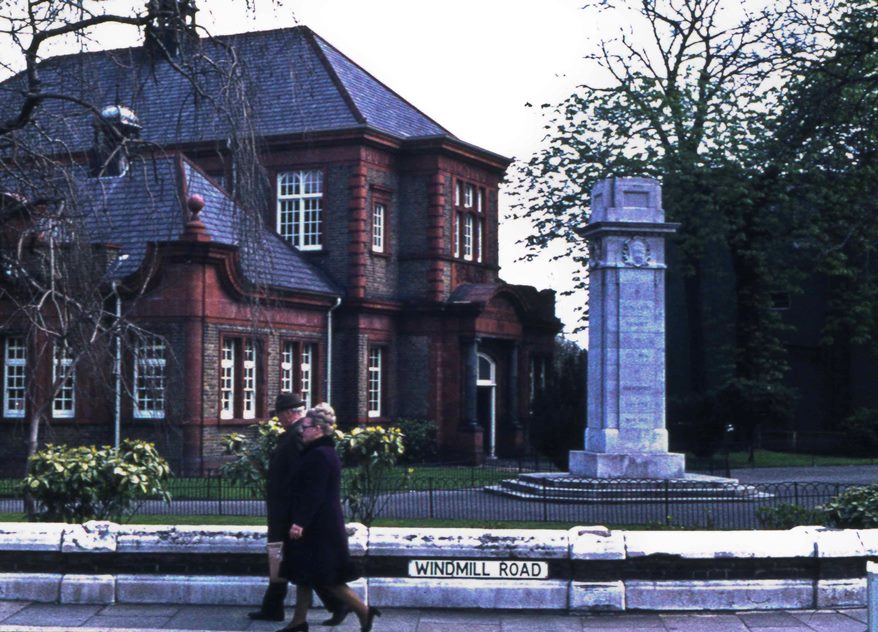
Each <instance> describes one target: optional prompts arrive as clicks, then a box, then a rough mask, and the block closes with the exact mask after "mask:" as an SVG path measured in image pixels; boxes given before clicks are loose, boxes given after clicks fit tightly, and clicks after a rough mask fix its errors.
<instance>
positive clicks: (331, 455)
mask: <svg viewBox="0 0 878 632" xmlns="http://www.w3.org/2000/svg"><path fill="white" fill-rule="evenodd" d="M288 524H289V525H293V524H297V525H299V526H300V527H302V537H301V538H300V539H298V540H289V541H287V543H286V545H285V547H284V561H283V563H282V564H281V572H282V573H283V575H284V577H288V578H289V579H290V581H292V582H293V583H295V584H302V585H305V586H336V585H339V584H343V583H345V582H347V581H350V580H351V579H353V578H354V577H355V576H356V572H355V570H354V568H353V566H352V564H351V559H350V551H349V550H348V536H347V531H346V530H345V523H344V515H343V514H342V509H341V463H340V461H339V459H338V454H336V452H335V446H334V442H333V440H332V437H329V436H326V437H321V438H320V439H316V440H315V441H313V442H311V443H310V444H307V445H306V446H305V451H304V452H303V453H302V456H301V458H300V459H299V463H298V467H297V469H296V472H295V474H294V475H293V485H292V495H291V498H290V517H289V520H288Z"/></svg>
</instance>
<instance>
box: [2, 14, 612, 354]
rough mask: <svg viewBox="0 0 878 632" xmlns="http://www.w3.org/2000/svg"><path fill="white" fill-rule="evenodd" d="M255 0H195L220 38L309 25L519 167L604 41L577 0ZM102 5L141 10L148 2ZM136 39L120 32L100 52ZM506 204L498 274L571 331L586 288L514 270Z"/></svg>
mask: <svg viewBox="0 0 878 632" xmlns="http://www.w3.org/2000/svg"><path fill="white" fill-rule="evenodd" d="M253 1H254V2H255V6H256V12H255V15H251V14H248V12H247V11H246V10H245V9H244V6H245V2H244V0H198V1H197V4H198V7H199V9H200V11H199V14H198V22H199V24H201V25H203V26H205V27H207V28H208V29H209V30H210V31H211V32H212V33H214V34H224V33H232V32H239V31H247V30H264V29H270V28H279V27H286V26H293V25H294V24H297V23H298V24H305V25H307V26H309V27H310V28H311V29H313V30H314V31H315V32H317V33H318V34H319V35H321V36H322V37H323V38H324V39H326V40H327V41H329V42H330V43H331V44H333V45H334V46H335V47H336V48H338V49H339V50H341V51H342V52H343V53H345V54H346V55H347V56H349V57H350V58H351V59H353V60H354V61H355V62H357V63H358V64H359V65H361V66H362V67H363V68H365V69H366V70H367V71H369V72H370V73H371V74H372V75H374V76H375V77H376V78H377V79H379V80H380V81H382V82H383V83H385V84H386V85H388V86H389V87H390V88H391V89H393V90H394V91H396V92H397V93H398V94H400V95H401V96H402V97H403V98H405V99H407V100H408V101H409V102H411V103H412V104H413V105H414V106H415V107H417V108H419V109H420V110H421V111H423V112H424V113H425V114H427V115H428V116H430V117H431V118H433V119H434V120H436V121H437V122H438V123H439V124H441V125H442V126H443V127H445V128H446V129H448V130H449V131H451V132H452V133H453V134H455V135H456V136H457V137H458V138H460V139H462V140H464V141H466V142H469V143H473V144H475V145H478V146H480V147H483V148H485V149H488V150H491V151H494V152H496V153H499V154H502V155H505V156H509V157H515V158H520V159H523V160H526V159H527V158H529V157H530V156H531V155H532V154H533V153H534V152H535V151H536V149H537V148H538V147H539V144H540V140H541V138H542V136H543V129H542V127H543V124H544V121H543V120H542V118H541V117H540V110H539V107H538V106H539V105H540V104H542V103H553V104H554V103H557V102H559V101H561V100H562V99H563V98H565V97H566V96H568V95H569V94H570V93H571V92H572V90H573V89H574V87H575V86H576V85H577V84H579V83H583V82H584V81H585V80H586V76H585V73H586V71H587V66H586V62H585V61H584V60H583V57H584V55H585V54H586V52H587V50H588V48H589V45H590V42H592V43H593V42H594V41H595V39H596V38H597V37H598V36H599V35H602V34H601V33H597V32H596V31H597V29H598V28H599V26H598V24H599V21H598V20H597V19H596V16H595V15H594V14H593V13H590V12H588V11H585V10H583V9H581V8H580V7H581V0H443V1H442V2H440V3H426V2H419V1H417V0H284V6H283V7H281V8H277V7H275V6H273V4H272V3H271V2H270V1H269V0H253ZM103 4H104V6H108V7H110V6H112V7H113V8H116V9H117V10H124V8H123V7H125V6H128V7H131V6H134V7H136V8H138V9H139V8H141V7H142V6H143V4H144V0H135V1H133V2H129V1H127V0H104V3H103ZM129 10H130V9H129ZM603 35H606V33H603ZM138 38H139V36H138V34H137V33H136V32H133V31H131V30H128V31H126V32H119V33H118V34H116V35H114V36H112V39H110V38H108V37H106V36H105V37H102V38H101V40H100V46H99V47H100V48H115V47H120V46H129V45H133V44H135V43H136V42H137V41H138ZM90 48H91V47H90ZM0 54H2V53H0ZM527 102H530V103H532V104H533V105H534V106H537V107H534V108H526V107H525V105H524V104H525V103H527ZM508 205H509V200H508V195H507V194H505V193H504V192H503V191H502V190H501V224H500V255H501V256H500V264H501V266H502V270H501V275H502V277H503V279H504V280H505V281H507V282H511V283H524V284H530V285H535V286H536V287H537V288H538V289H545V288H551V289H555V290H556V291H558V293H559V296H558V297H557V308H556V311H557V314H558V316H559V317H560V318H561V319H562V320H563V321H564V322H565V331H568V332H569V331H571V330H572V326H573V324H574V321H575V316H574V315H573V307H574V305H577V304H581V303H582V302H583V301H584V300H585V296H584V294H583V293H582V292H580V293H578V294H577V295H574V296H572V297H561V296H560V291H561V290H563V289H567V287H568V286H569V283H570V281H569V280H570V272H571V270H572V268H571V267H569V266H566V267H565V266H564V265H562V264H560V263H552V264H551V265H549V264H548V263H547V262H546V261H543V262H540V261H538V260H537V261H533V262H530V263H524V262H516V258H517V257H518V256H519V255H521V254H522V248H521V247H520V246H516V244H515V241H516V239H518V238H519V237H520V236H521V235H522V234H523V232H524V231H526V230H527V226H526V225H513V223H512V222H510V221H508V220H507V221H504V220H503V215H504V212H505V210H506V209H508ZM565 284H566V285H565ZM575 339H577V340H578V341H579V342H580V343H581V344H583V343H584V342H585V337H583V336H578V337H576V338H575Z"/></svg>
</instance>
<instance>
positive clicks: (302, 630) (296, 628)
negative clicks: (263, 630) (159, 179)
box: [277, 621, 308, 632]
mask: <svg viewBox="0 0 878 632" xmlns="http://www.w3.org/2000/svg"><path fill="white" fill-rule="evenodd" d="M277 632H308V622H307V621H303V622H302V623H299V624H297V625H293V624H292V622H291V623H290V624H289V625H288V626H287V627H285V628H281V629H280V630H278V631H277Z"/></svg>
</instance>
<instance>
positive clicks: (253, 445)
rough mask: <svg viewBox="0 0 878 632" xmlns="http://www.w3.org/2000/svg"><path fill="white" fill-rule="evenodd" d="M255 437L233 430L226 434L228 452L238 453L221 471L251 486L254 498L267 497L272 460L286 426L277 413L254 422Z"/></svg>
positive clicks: (223, 444)
mask: <svg viewBox="0 0 878 632" xmlns="http://www.w3.org/2000/svg"><path fill="white" fill-rule="evenodd" d="M250 429H251V430H253V432H252V433H251V434H252V437H250V436H247V435H244V434H241V433H239V432H233V433H231V434H227V435H225V436H223V438H222V446H223V450H224V453H225V454H227V455H231V456H234V457H235V459H234V460H233V461H229V462H228V463H224V464H223V465H222V466H221V467H220V474H222V476H223V478H225V479H227V480H228V481H229V482H231V483H233V484H238V485H241V486H242V487H244V488H245V489H248V490H250V493H251V494H252V495H253V497H254V498H265V493H266V490H265V485H266V483H267V482H268V464H269V461H270V459H271V453H272V451H273V450H274V449H275V448H276V447H277V444H278V441H279V440H280V436H281V435H282V434H283V433H284V427H283V426H282V425H281V424H280V423H279V422H278V420H277V418H276V417H274V418H272V419H270V420H268V421H260V422H259V423H257V424H254V425H252V426H250Z"/></svg>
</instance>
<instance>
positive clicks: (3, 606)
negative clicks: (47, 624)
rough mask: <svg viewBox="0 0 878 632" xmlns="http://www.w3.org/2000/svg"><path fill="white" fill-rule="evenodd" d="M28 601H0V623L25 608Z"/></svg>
mask: <svg viewBox="0 0 878 632" xmlns="http://www.w3.org/2000/svg"><path fill="white" fill-rule="evenodd" d="M29 603H30V602H29V601H0V623H2V622H3V621H5V620H6V619H8V618H9V617H11V616H12V615H14V614H15V613H16V612H18V611H19V610H24V609H25V608H27V606H28V604H29Z"/></svg>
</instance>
